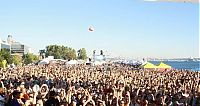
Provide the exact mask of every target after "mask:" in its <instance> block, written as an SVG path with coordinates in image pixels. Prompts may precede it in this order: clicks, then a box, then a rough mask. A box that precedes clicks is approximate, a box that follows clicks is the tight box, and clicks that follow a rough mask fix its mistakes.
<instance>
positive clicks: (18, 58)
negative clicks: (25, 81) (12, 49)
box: [12, 55, 22, 65]
mask: <svg viewBox="0 0 200 106" xmlns="http://www.w3.org/2000/svg"><path fill="white" fill-rule="evenodd" d="M12 62H13V63H14V64H15V65H20V64H21V63H22V57H21V56H20V55H12Z"/></svg>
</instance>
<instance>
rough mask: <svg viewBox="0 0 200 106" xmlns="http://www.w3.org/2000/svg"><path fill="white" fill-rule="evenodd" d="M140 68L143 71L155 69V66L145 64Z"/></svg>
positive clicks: (148, 63)
mask: <svg viewBox="0 0 200 106" xmlns="http://www.w3.org/2000/svg"><path fill="white" fill-rule="evenodd" d="M140 68H144V69H156V68H157V66H155V65H154V64H152V63H150V62H147V63H146V64H144V65H142V66H140Z"/></svg>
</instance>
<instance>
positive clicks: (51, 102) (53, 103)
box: [44, 91, 60, 106]
mask: <svg viewBox="0 0 200 106" xmlns="http://www.w3.org/2000/svg"><path fill="white" fill-rule="evenodd" d="M55 97H56V92H55V91H50V92H49V99H48V100H47V101H46V102H45V104H44V106H60V103H59V100H58V99H56V98H55Z"/></svg>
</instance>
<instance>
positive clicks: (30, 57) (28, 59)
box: [23, 53, 39, 64]
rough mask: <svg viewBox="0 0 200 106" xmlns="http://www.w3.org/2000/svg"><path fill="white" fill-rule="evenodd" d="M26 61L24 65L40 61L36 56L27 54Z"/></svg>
mask: <svg viewBox="0 0 200 106" xmlns="http://www.w3.org/2000/svg"><path fill="white" fill-rule="evenodd" d="M23 59H24V64H30V63H34V62H37V61H38V60H39V59H38V57H37V56H36V55H34V54H32V53H27V54H25V55H24V56H23Z"/></svg>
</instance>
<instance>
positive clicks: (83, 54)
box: [78, 48, 87, 60]
mask: <svg viewBox="0 0 200 106" xmlns="http://www.w3.org/2000/svg"><path fill="white" fill-rule="evenodd" d="M78 59H82V60H85V59H87V53H86V50H85V48H81V49H79V50H78Z"/></svg>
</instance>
